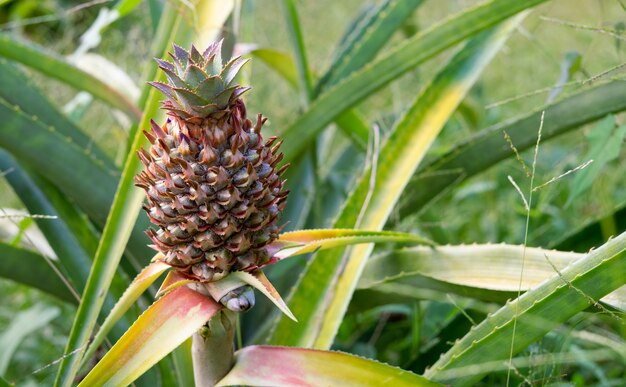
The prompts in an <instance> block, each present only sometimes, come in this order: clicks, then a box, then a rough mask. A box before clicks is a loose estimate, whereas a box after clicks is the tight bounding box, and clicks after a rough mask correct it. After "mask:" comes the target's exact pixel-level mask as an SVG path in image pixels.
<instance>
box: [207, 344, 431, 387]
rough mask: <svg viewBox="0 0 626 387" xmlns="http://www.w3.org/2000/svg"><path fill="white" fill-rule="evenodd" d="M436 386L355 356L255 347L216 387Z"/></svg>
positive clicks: (238, 356)
mask: <svg viewBox="0 0 626 387" xmlns="http://www.w3.org/2000/svg"><path fill="white" fill-rule="evenodd" d="M381 382H384V383H385V384H388V385H390V386H398V387H400V386H407V387H408V386H415V387H417V386H439V384H437V383H433V382H431V381H428V380H427V379H425V378H423V377H421V376H418V375H415V374H413V373H411V372H409V371H405V370H402V369H400V368H397V367H392V366H390V365H387V364H383V363H379V362H377V361H374V360H370V359H365V358H362V357H358V356H355V355H351V354H347V353H342V352H331V351H318V350H313V349H304V348H289V347H272V346H267V345H254V346H249V347H246V348H244V349H241V350H239V351H237V352H236V353H235V366H234V367H233V369H232V370H231V371H230V372H229V373H228V374H227V375H226V376H225V377H224V378H223V379H222V380H220V382H219V383H218V384H217V386H218V387H219V386H233V385H246V386H277V387H278V386H285V387H287V386H296V385H297V386H311V387H312V386H348V385H351V386H380V385H381Z"/></svg>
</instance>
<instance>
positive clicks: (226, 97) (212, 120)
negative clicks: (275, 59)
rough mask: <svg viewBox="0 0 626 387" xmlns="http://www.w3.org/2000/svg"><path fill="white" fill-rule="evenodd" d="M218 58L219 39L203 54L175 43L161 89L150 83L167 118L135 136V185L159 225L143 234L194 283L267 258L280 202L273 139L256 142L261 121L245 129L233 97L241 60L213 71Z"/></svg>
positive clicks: (243, 117)
mask: <svg viewBox="0 0 626 387" xmlns="http://www.w3.org/2000/svg"><path fill="white" fill-rule="evenodd" d="M220 51H221V43H220V42H218V43H215V44H213V45H211V46H210V47H209V48H207V49H206V50H205V51H204V52H203V53H202V54H201V53H200V52H199V51H198V50H196V48H195V47H193V46H192V47H191V50H190V51H189V52H188V51H186V50H184V49H182V48H180V47H178V46H176V45H175V46H174V53H173V54H171V53H170V56H171V57H172V59H173V61H172V62H168V61H163V60H157V62H158V64H159V67H160V68H161V69H162V70H163V71H164V72H165V74H166V76H167V79H168V82H167V83H160V82H151V84H152V85H153V86H154V87H156V88H157V89H159V90H160V91H161V92H162V93H163V94H165V96H166V98H167V99H166V100H165V101H164V102H163V109H165V110H166V111H167V120H166V122H165V123H164V124H163V125H162V126H160V125H158V124H157V123H155V122H154V121H152V130H151V131H149V132H144V133H145V135H146V137H147V138H148V141H149V142H150V144H151V146H150V149H149V151H147V150H145V149H144V150H141V151H140V152H139V158H140V159H141V161H142V163H143V164H144V165H145V170H144V171H143V172H141V173H140V174H139V175H138V176H137V177H136V179H135V182H136V185H137V186H139V187H141V188H143V189H144V190H145V191H146V194H147V196H148V204H147V205H146V206H145V207H144V208H145V210H146V211H147V213H148V216H149V217H150V219H151V220H152V222H153V223H154V224H155V225H156V226H157V227H158V228H157V229H156V230H154V229H150V230H148V232H147V233H148V236H149V237H150V239H151V240H152V242H153V243H154V245H153V247H154V248H155V249H156V250H158V251H160V252H162V253H163V254H164V258H163V261H164V262H166V263H167V264H169V265H170V266H172V267H174V268H175V269H177V270H178V271H179V272H180V273H181V274H183V275H184V276H186V277H188V278H190V279H194V280H198V281H203V282H210V281H216V280H219V279H221V278H223V277H224V276H225V275H227V274H228V273H229V272H230V271H234V270H252V269H255V268H257V267H261V266H263V265H264V264H266V263H267V262H268V261H269V260H270V258H271V257H270V255H269V253H268V251H267V249H266V246H267V245H268V244H269V243H271V242H272V241H273V240H275V239H276V238H277V236H278V232H279V229H280V227H279V226H278V225H277V219H278V216H279V214H280V212H281V211H282V209H283V207H284V205H285V199H286V197H287V191H284V190H283V184H284V182H283V181H282V180H281V175H282V173H283V172H284V171H285V169H286V167H287V166H286V165H285V166H283V167H282V168H280V169H278V164H279V163H280V161H281V160H282V157H283V156H282V153H279V152H278V148H279V146H280V142H279V141H277V139H276V138H270V139H269V140H268V141H267V142H265V143H264V142H263V137H262V135H261V127H262V126H263V124H264V122H265V121H266V119H265V118H263V117H262V116H261V115H260V114H259V115H258V116H257V119H256V123H255V124H254V125H253V124H252V122H251V121H250V120H249V119H248V118H247V116H246V107H245V104H244V102H243V101H242V99H241V98H240V96H241V94H242V93H244V92H245V91H247V90H248V89H249V88H247V87H241V86H239V85H236V84H234V79H235V77H236V75H237V72H238V71H239V69H241V66H242V65H243V64H244V63H245V61H244V60H242V59H241V58H234V59H232V60H230V61H229V62H228V63H227V64H225V65H222V59H221V52H220Z"/></svg>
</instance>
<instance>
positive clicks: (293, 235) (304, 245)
mask: <svg viewBox="0 0 626 387" xmlns="http://www.w3.org/2000/svg"><path fill="white" fill-rule="evenodd" d="M362 243H413V244H425V245H434V243H433V242H432V241H430V240H428V239H426V238H424V237H421V236H419V235H413V234H407V233H403V232H395V231H365V230H352V229H316V230H298V231H289V232H285V233H282V234H280V236H279V238H278V239H277V240H276V241H274V242H273V243H272V244H270V245H269V246H268V247H269V249H270V250H271V251H274V250H278V251H277V252H275V253H273V257H274V258H276V259H279V260H280V259H285V258H288V257H292V256H295V255H301V254H306V253H311V252H313V251H317V250H326V249H332V248H335V247H341V246H348V245H355V244H362Z"/></svg>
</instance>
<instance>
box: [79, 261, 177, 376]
mask: <svg viewBox="0 0 626 387" xmlns="http://www.w3.org/2000/svg"><path fill="white" fill-rule="evenodd" d="M159 256H160V257H163V254H160V253H159V254H157V255H156V257H159ZM156 257H155V258H156ZM169 268H170V267H169V266H168V265H167V264H165V263H163V262H161V261H155V262H153V263H151V264H150V265H148V266H146V267H145V268H144V269H143V270H142V271H141V273H139V274H137V277H135V279H134V280H133V282H132V283H131V284H130V285H129V286H128V288H126V291H125V292H124V294H122V298H120V299H119V301H118V302H117V303H116V304H115V306H114V307H113V309H112V310H111V312H110V313H109V315H108V316H107V318H106V319H105V320H104V322H103V323H102V326H101V327H100V329H99V330H98V333H96V336H95V337H94V338H93V340H92V341H91V343H90V344H89V348H87V351H86V352H85V356H84V357H83V362H82V364H81V366H82V365H84V364H85V363H86V362H88V361H89V359H90V358H91V356H92V355H93V354H94V353H95V352H96V350H97V349H98V347H99V346H100V344H101V343H102V341H103V340H104V339H105V338H106V335H107V334H108V333H109V331H110V330H111V328H113V326H114V325H115V323H117V321H118V320H119V319H120V318H121V317H122V316H123V315H124V313H126V311H127V310H128V308H130V307H131V305H132V304H134V303H135V301H137V299H138V298H139V297H141V295H142V294H143V292H145V291H146V289H148V287H150V285H152V283H153V282H154V281H156V279H157V278H159V277H160V276H161V274H163V272H164V271H166V270H167V269H169Z"/></svg>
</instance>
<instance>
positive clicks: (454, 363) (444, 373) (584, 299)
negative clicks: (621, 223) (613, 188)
mask: <svg viewBox="0 0 626 387" xmlns="http://www.w3.org/2000/svg"><path fill="white" fill-rule="evenodd" d="M624 284H626V233H624V234H621V235H620V236H618V237H617V238H615V239H613V240H610V241H608V242H607V243H606V244H604V245H603V246H602V247H600V248H598V249H597V250H594V251H593V252H591V253H589V254H588V255H587V256H586V257H584V258H582V259H580V260H578V261H576V262H575V263H574V264H572V265H569V266H567V267H566V268H565V269H564V270H563V271H561V273H560V275H559V276H556V277H552V278H551V279H549V280H547V281H545V282H543V283H542V284H541V285H540V286H538V287H537V288H535V289H533V290H531V291H529V292H527V293H525V294H523V295H522V296H521V297H519V298H518V299H517V300H515V301H513V302H512V303H508V304H506V305H505V306H504V307H502V308H501V309H500V310H498V312H496V313H494V314H493V315H490V316H489V317H487V319H485V320H484V321H483V322H481V323H480V324H479V325H478V326H476V327H474V328H473V329H472V330H471V331H470V332H469V333H468V334H467V335H466V336H465V337H463V339H461V340H460V341H458V342H457V343H456V344H455V345H454V346H453V347H452V348H451V349H450V350H449V351H448V352H447V353H445V354H444V355H443V356H442V357H441V358H440V359H439V360H438V361H437V362H436V363H435V364H434V365H433V366H432V368H430V369H429V370H428V371H426V373H425V374H424V375H425V376H426V377H427V378H429V379H432V380H436V381H439V382H442V383H449V384H452V385H454V386H467V385H473V384H475V383H476V382H477V381H478V380H480V379H481V378H482V377H483V375H484V373H485V371H484V369H483V368H481V366H480V365H481V364H482V363H489V362H492V361H502V362H505V361H506V359H508V358H509V355H510V353H511V351H512V353H513V354H515V353H517V352H519V351H521V350H523V349H524V348H526V347H527V346H528V345H529V344H531V343H533V342H534V341H536V340H538V339H540V338H541V337H542V336H544V335H545V334H546V333H548V332H549V331H551V330H552V329H554V328H555V327H556V326H558V325H559V324H561V323H563V322H565V321H566V320H567V319H568V318H570V317H572V316H573V315H574V314H576V313H578V312H580V311H582V310H584V309H586V308H588V307H589V306H590V305H594V304H595V300H598V299H600V298H601V297H603V296H605V295H606V294H608V293H610V292H612V291H614V290H616V289H617V288H619V287H621V286H623V285H624ZM514 332H515V340H514V341H513V339H512V335H513V333H514ZM511 345H513V348H511ZM467 366H472V367H471V369H469V370H468V369H467V368H465V369H464V367H467Z"/></svg>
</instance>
